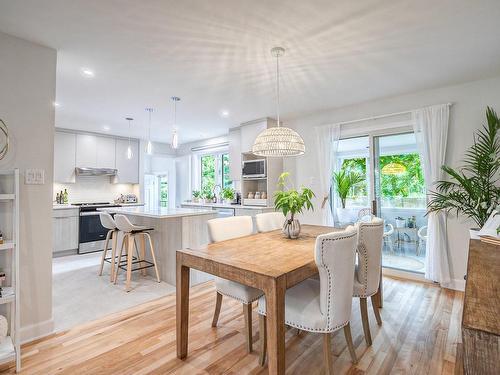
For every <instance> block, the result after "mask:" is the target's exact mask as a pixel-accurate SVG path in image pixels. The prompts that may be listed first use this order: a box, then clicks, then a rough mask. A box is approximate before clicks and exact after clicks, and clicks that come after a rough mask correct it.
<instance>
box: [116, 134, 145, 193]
mask: <svg viewBox="0 0 500 375" xmlns="http://www.w3.org/2000/svg"><path fill="white" fill-rule="evenodd" d="M128 145H129V142H128V140H126V139H117V140H116V154H115V157H116V169H117V170H118V172H117V175H116V177H115V179H114V182H115V183H120V184H138V183H139V142H138V141H136V140H132V141H130V146H131V147H132V158H131V159H129V158H127V148H128Z"/></svg>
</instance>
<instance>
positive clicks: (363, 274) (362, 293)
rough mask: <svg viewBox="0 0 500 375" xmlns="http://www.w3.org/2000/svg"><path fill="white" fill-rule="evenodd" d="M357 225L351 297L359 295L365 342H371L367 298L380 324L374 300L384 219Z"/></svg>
mask: <svg viewBox="0 0 500 375" xmlns="http://www.w3.org/2000/svg"><path fill="white" fill-rule="evenodd" d="M357 227H358V246H357V255H358V264H357V265H356V268H355V271H354V288H353V297H359V307H360V310H361V320H362V323H363V332H364V334H365V340H366V344H367V345H368V346H370V345H371V344H372V337H371V334H370V325H369V322H368V309H367V301H366V300H367V298H368V297H371V301H372V306H373V313H374V314H375V318H376V319H377V324H378V325H381V324H382V319H381V317H380V312H379V310H378V306H377V303H376V301H375V298H374V296H375V294H376V293H377V291H378V288H379V283H380V274H381V261H382V241H383V236H384V221H383V220H382V219H380V218H378V217H375V218H373V220H372V221H371V222H369V223H365V222H360V223H358V225H357Z"/></svg>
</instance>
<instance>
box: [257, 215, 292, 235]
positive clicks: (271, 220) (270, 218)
mask: <svg viewBox="0 0 500 375" xmlns="http://www.w3.org/2000/svg"><path fill="white" fill-rule="evenodd" d="M255 223H256V225H257V232H259V233H261V232H270V231H272V230H277V229H281V228H283V224H284V223H285V215H283V213H281V212H266V213H263V214H257V215H255Z"/></svg>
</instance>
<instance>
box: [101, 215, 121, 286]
mask: <svg viewBox="0 0 500 375" xmlns="http://www.w3.org/2000/svg"><path fill="white" fill-rule="evenodd" d="M99 218H100V219H101V225H102V226H103V227H104V228H106V229H109V230H108V233H107V235H106V242H105V243H104V251H103V252H102V258H101V269H100V270H99V276H102V269H103V267H104V262H108V263H110V264H111V271H110V281H111V282H113V281H114V279H115V278H114V277H115V265H116V246H117V244H118V228H117V227H116V223H115V221H114V220H113V217H112V216H111V215H110V214H108V213H107V212H100V213H99ZM109 240H111V257H109V258H106V255H107V254H108V250H109V248H108V246H109ZM122 247H123V245H122Z"/></svg>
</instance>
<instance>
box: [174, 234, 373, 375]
mask: <svg viewBox="0 0 500 375" xmlns="http://www.w3.org/2000/svg"><path fill="white" fill-rule="evenodd" d="M339 230H341V229H338V228H334V227H326V226H318V225H302V230H301V233H300V237H299V238H298V239H293V240H292V239H287V238H285V237H284V236H283V234H282V233H281V230H276V231H271V232H266V233H258V234H253V235H250V236H245V237H240V238H237V239H232V240H227V241H221V242H216V243H212V244H209V245H207V246H205V247H203V248H199V249H182V250H178V251H177V254H176V267H177V273H176V288H177V295H176V302H177V305H176V333H177V337H176V339H177V357H178V358H180V359H185V358H186V357H187V354H188V320H189V272H190V269H191V268H193V269H196V270H199V271H203V272H207V273H210V274H212V275H215V276H219V277H222V278H224V279H227V280H232V281H236V282H239V283H241V284H244V285H248V286H251V287H254V288H257V289H260V290H262V291H263V292H264V294H265V297H266V315H267V350H268V367H269V373H270V374H284V373H285V292H286V290H287V289H288V288H291V287H293V286H294V285H296V284H298V283H300V282H301V281H303V280H305V279H307V278H309V277H311V276H314V275H315V274H317V273H318V268H317V266H316V263H315V261H314V245H315V241H316V237H317V236H318V235H320V234H325V233H331V232H335V231H339ZM379 295H381V291H380V293H379ZM378 301H379V305H380V307H381V299H378Z"/></svg>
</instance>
